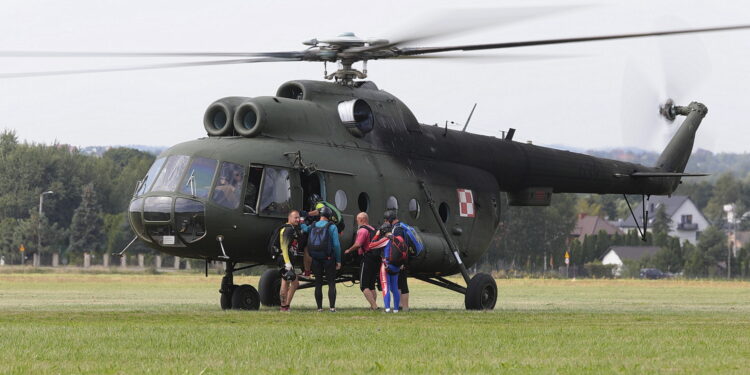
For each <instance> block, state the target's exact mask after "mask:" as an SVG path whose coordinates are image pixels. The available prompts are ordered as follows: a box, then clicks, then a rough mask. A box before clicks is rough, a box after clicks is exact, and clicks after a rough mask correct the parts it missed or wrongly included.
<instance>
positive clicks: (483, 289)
mask: <svg viewBox="0 0 750 375" xmlns="http://www.w3.org/2000/svg"><path fill="white" fill-rule="evenodd" d="M496 302H497V283H495V279H493V278H492V276H490V275H488V274H486V273H478V274H476V275H474V277H472V278H471V280H469V285H468V286H467V287H466V296H465V298H464V304H465V305H466V309H467V310H492V309H494V308H495V303H496Z"/></svg>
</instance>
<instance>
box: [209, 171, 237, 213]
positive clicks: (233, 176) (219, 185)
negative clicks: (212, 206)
mask: <svg viewBox="0 0 750 375" xmlns="http://www.w3.org/2000/svg"><path fill="white" fill-rule="evenodd" d="M244 181H245V167H243V166H241V165H238V164H234V163H230V162H226V161H225V162H223V163H221V171H220V172H219V181H218V182H216V188H215V189H214V193H213V195H212V196H211V200H213V201H214V202H215V203H217V204H220V205H222V206H224V207H226V208H231V209H235V208H237V207H239V205H240V196H241V194H242V183H243V182H244Z"/></svg>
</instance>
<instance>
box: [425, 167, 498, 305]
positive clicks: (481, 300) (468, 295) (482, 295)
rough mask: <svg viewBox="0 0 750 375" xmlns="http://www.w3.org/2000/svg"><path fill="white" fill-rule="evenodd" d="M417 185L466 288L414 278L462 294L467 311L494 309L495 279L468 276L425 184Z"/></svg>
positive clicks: (450, 283)
mask: <svg viewBox="0 0 750 375" xmlns="http://www.w3.org/2000/svg"><path fill="white" fill-rule="evenodd" d="M419 184H420V186H421V187H422V190H423V191H424V193H425V196H426V197H427V204H428V205H429V206H430V209H432V214H433V215H434V216H435V221H436V222H437V224H438V226H439V227H440V231H441V232H442V233H443V238H445V241H446V242H447V243H448V247H450V249H451V252H453V256H454V257H455V259H456V262H458V269H459V270H460V271H461V276H463V278H464V281H465V282H466V287H463V286H461V285H458V284H456V283H454V282H452V281H450V280H448V279H445V278H443V277H420V276H415V277H416V278H418V279H419V280H422V281H424V282H427V283H430V284H432V285H437V286H439V287H443V288H446V289H450V290H452V291H454V292H458V293H461V294H463V295H464V305H465V306H466V309H467V310H492V309H494V308H495V303H497V283H496V282H495V279H494V278H492V276H490V275H488V274H486V273H478V274H476V275H474V277H470V276H469V271H468V270H467V269H466V265H465V264H464V262H463V261H462V260H461V255H460V254H459V250H458V246H456V244H455V243H454V242H453V240H452V239H451V237H450V235H448V229H446V228H445V225H444V224H443V220H442V219H440V214H439V213H438V210H437V208H436V207H435V201H434V200H433V199H432V194H430V190H429V189H428V188H427V184H425V183H424V181H420V182H419Z"/></svg>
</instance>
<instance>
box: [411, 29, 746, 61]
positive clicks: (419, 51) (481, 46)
mask: <svg viewBox="0 0 750 375" xmlns="http://www.w3.org/2000/svg"><path fill="white" fill-rule="evenodd" d="M741 29H750V25H737V26H724V27H709V28H701V29H686V30H671V31H653V32H647V33H635V34H617V35H604V36H588V37H577V38H561V39H545V40H529V41H525V42H506V43H489V44H467V45H462V46H450V47H422V48H403V49H400V50H398V52H397V53H398V54H400V55H406V56H412V55H423V54H427V53H437V52H449V51H479V50H487V49H503V48H517V47H530V46H544V45H550V44H565V43H579V42H593V41H600V40H614V39H629V38H642V37H649V36H664V35H677V34H692V33H704V32H713V31H730V30H741Z"/></svg>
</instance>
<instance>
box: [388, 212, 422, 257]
mask: <svg viewBox="0 0 750 375" xmlns="http://www.w3.org/2000/svg"><path fill="white" fill-rule="evenodd" d="M396 226H397V227H401V228H402V229H403V230H404V240H405V241H406V244H407V246H408V253H409V257H410V258H413V257H416V256H419V254H422V252H423V251H424V244H423V243H422V241H421V240H420V239H419V236H418V235H417V231H416V230H415V229H414V228H412V227H410V226H409V225H407V224H404V223H403V222H400V221H399V222H398V224H396ZM394 229H395V228H394Z"/></svg>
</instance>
